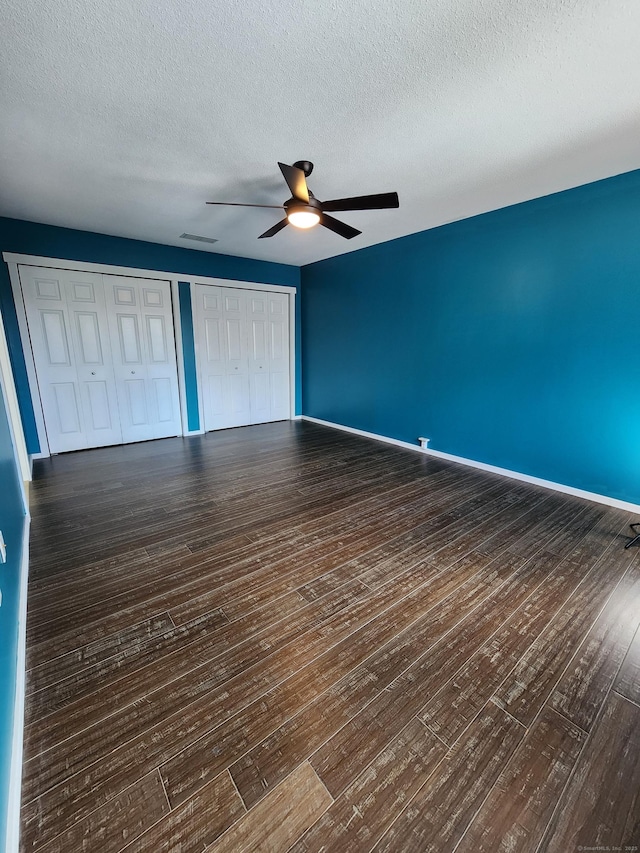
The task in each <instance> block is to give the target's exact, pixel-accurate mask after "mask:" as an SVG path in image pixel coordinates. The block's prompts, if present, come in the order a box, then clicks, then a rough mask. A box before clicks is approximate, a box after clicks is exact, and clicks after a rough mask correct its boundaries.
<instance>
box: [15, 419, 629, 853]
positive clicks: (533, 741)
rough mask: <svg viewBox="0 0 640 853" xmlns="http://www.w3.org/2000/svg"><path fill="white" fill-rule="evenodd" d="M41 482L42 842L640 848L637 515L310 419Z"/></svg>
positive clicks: (88, 459)
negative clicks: (633, 526) (630, 544)
mask: <svg viewBox="0 0 640 853" xmlns="http://www.w3.org/2000/svg"><path fill="white" fill-rule="evenodd" d="M34 474H35V476H34V482H33V485H32V489H31V500H32V516H33V521H32V541H31V567H30V581H29V607H28V624H27V636H28V648H27V667H28V672H27V701H26V730H25V753H24V757H25V762H24V774H23V805H22V840H21V845H22V851H23V853H32V851H36V853H75V851H78V853H80V851H82V853H98V851H99V853H165V851H166V853H222V851H225V853H227V851H228V853H236V851H274V853H275V851H278V852H280V851H281V853H285V851H296V853H310V851H316V853H320V851H322V853H329V851H336V853H344V851H358V853H360V852H361V853H370V851H376V853H382V851H388V853H404V851H415V853H427V851H434V853H435V851H437V853H445V851H454V850H456V851H459V853H464V852H465V851H468V853H471V851H474V853H477V851H486V853H496V852H497V851H509V853H520V851H522V852H523V853H524V851H527V853H534V851H537V852H538V853H543V851H548V853H567V851H574V850H579V849H584V850H587V849H589V848H590V847H591V848H596V847H598V846H599V847H600V849H605V848H606V849H616V847H617V848H618V849H620V848H622V849H624V848H625V845H626V849H638V846H640V769H639V768H640V631H639V626H640V557H639V554H640V548H636V547H634V548H631V549H629V550H625V549H624V547H623V546H624V544H625V542H627V541H628V538H627V537H628V534H629V532H630V531H629V529H628V525H629V523H630V522H631V521H634V520H637V519H635V518H633V517H632V516H631V515H629V514H628V513H626V512H624V511H622V510H617V509H612V508H608V507H605V506H601V505H597V504H593V503H589V502H587V501H583V500H581V499H578V498H574V497H569V496H565V495H561V494H558V493H553V492H549V491H545V490H543V489H541V488H538V487H535V486H530V485H526V484H523V483H518V482H516V481H513V480H507V479H502V478H500V477H498V476H496V475H492V474H486V473H483V472H480V471H477V470H473V469H471V468H466V467H462V466H456V465H454V464H452V463H448V462H444V461H442V460H438V459H436V458H433V457H427V456H423V455H421V454H418V453H412V452H410V451H404V450H401V449H399V448H394V447H390V446H387V445H384V444H381V443H378V442H373V441H369V440H367V439H363V438H358V437H355V436H351V435H348V434H345V433H341V432H336V431H333V430H330V429H326V428H323V427H320V426H317V425H313V424H308V423H295V422H291V423H290V422H282V423H277V424H268V425H264V426H257V427H246V428H243V429H236V430H225V431H222V432H218V433H209V434H208V435H206V436H201V437H200V436H198V437H193V438H186V439H166V440H162V441H154V442H148V443H144V444H135V445H127V446H124V447H113V448H103V449H99V450H91V451H84V452H80V453H71V454H65V455H61V456H58V457H53V458H52V459H49V460H41V461H39V462H37V463H36V465H35V472H34Z"/></svg>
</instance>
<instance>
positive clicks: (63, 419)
mask: <svg viewBox="0 0 640 853" xmlns="http://www.w3.org/2000/svg"><path fill="white" fill-rule="evenodd" d="M19 270H20V282H21V285H22V292H23V296H24V304H25V310H26V314H27V324H28V326H29V335H30V338H31V349H32V352H33V357H34V363H35V368H36V375H37V379H38V388H39V393H40V399H41V402H42V410H43V416H44V421H45V428H46V431H47V440H48V442H49V449H50V451H51V453H62V452H64V451H68V450H81V449H84V448H88V447H102V446H105V445H109V444H122V443H127V442H131V441H145V440H147V439H153V438H165V437H168V436H173V435H180V434H181V431H182V430H181V420H180V402H179V396H178V371H177V365H176V353H175V343H174V334H173V314H172V308H171V291H170V285H169V282H167V281H155V280H151V279H133V278H125V277H122V276H111V275H101V274H97V273H84V272H75V271H71V270H57V269H49V268H45V267H31V266H24V265H20V267H19Z"/></svg>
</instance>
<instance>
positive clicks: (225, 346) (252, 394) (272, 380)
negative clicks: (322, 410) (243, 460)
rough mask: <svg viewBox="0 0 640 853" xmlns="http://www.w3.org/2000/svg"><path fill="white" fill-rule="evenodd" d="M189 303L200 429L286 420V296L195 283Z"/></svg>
mask: <svg viewBox="0 0 640 853" xmlns="http://www.w3.org/2000/svg"><path fill="white" fill-rule="evenodd" d="M194 301H195V316H196V323H195V329H196V340H197V351H198V374H199V381H200V388H201V394H202V403H203V410H204V427H205V429H206V430H215V429H225V428H227V427H234V426H245V425H247V424H256V423H266V422H267V421H275V420H285V419H287V418H288V417H289V313H288V305H289V300H288V296H287V295H286V294H284V293H277V292H273V293H272V292H270V291H259V290H250V289H248V288H227V287H216V286H214V285H205V284H198V285H196V288H195V300H194Z"/></svg>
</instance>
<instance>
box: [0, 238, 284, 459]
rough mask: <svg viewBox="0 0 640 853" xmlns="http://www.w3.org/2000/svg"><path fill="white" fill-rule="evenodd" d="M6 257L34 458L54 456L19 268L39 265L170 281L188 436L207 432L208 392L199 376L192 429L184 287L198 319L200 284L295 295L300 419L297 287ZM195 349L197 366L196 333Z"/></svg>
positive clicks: (34, 257)
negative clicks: (37, 449) (181, 298)
mask: <svg viewBox="0 0 640 853" xmlns="http://www.w3.org/2000/svg"><path fill="white" fill-rule="evenodd" d="M2 257H3V259H4V261H5V262H6V264H7V267H8V269H9V278H10V281H11V289H12V292H13V301H14V304H15V309H16V315H17V318H18V328H19V331H20V340H21V343H22V352H23V356H24V360H25V365H26V370H27V378H28V381H29V393H30V395H31V403H32V406H33V412H34V417H35V423H36V430H37V433H38V441H39V442H40V452H39V453H33V454H31V456H32V458H34V459H41V458H47V457H48V456H50V455H51V453H50V450H49V442H48V440H47V432H46V428H45V422H44V414H43V410H42V402H41V400H40V390H39V387H38V380H37V376H36V366H35V362H34V359H33V352H32V350H31V339H30V337H29V327H28V325H27V314H26V310H25V305H24V298H23V294H22V286H21V283H20V275H19V272H18V266H19V265H20V264H25V265H28V266H36V267H49V268H50V269H60V270H73V271H76V272H90V273H99V274H105V275H121V276H130V277H132V278H150V279H156V280H163V281H168V282H169V283H170V286H171V303H172V312H173V326H174V335H175V345H176V357H177V363H178V392H179V397H180V416H181V422H182V435H202V434H204V432H205V430H204V421H203V408H202V393H201V388H200V382H199V381H198V377H197V372H196V376H195V377H194V378H195V381H196V386H197V389H198V418H199V423H200V429H197V430H190V429H189V428H188V420H187V395H186V375H185V370H184V352H183V333H182V322H181V317H180V305H179V297H178V283H179V282H185V283H187V284H188V285H189V290H190V293H191V311H192V321H193V319H194V318H193V311H194V309H195V299H194V296H195V285H196V284H212V285H215V286H216V287H232V288H241V289H246V290H271V291H276V292H278V293H286V294H288V296H289V417H290V419H292V420H293V419H294V418H295V385H296V383H295V297H296V288H295V287H294V286H291V285H285V284H265V283H263V282H253V281H242V280H237V279H226V278H211V277H208V276H201V275H192V274H191V273H181V272H169V271H166V270H149V269H139V268H136V267H122V266H117V265H112V264H96V263H90V262H88V261H70V260H65V259H62V258H48V257H42V256H40V255H24V254H19V253H15V252H3V254H2ZM194 347H195V348H196V352H195V357H196V364H197V359H198V351H197V341H196V340H195V335H194Z"/></svg>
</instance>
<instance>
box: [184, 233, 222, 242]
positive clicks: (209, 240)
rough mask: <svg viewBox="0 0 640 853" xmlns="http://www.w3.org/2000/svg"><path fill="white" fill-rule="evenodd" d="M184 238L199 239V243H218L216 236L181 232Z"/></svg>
mask: <svg viewBox="0 0 640 853" xmlns="http://www.w3.org/2000/svg"><path fill="white" fill-rule="evenodd" d="M180 237H181V238H182V239H183V240H197V241H198V242H199V243H217V242H218V241H217V240H216V239H215V237H200V235H198V234H181V235H180Z"/></svg>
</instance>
